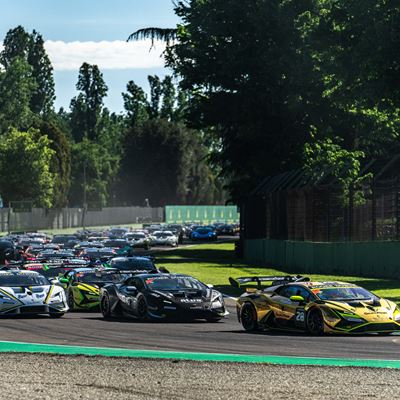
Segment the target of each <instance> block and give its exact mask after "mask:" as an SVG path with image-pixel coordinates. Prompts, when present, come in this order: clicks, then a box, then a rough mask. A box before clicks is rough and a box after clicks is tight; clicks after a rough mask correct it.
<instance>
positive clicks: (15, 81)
mask: <svg viewBox="0 0 400 400" xmlns="http://www.w3.org/2000/svg"><path fill="white" fill-rule="evenodd" d="M36 87H37V83H36V82H35V80H34V79H33V77H32V67H31V66H30V65H29V64H28V63H27V61H26V60H25V59H24V58H22V57H15V58H13V59H12V60H11V61H10V64H8V68H7V69H6V70H5V71H0V133H4V132H6V131H8V130H9V129H10V128H11V127H15V128H17V129H27V128H29V127H30V126H32V120H34V118H35V117H34V114H33V113H32V111H31V109H30V101H31V96H32V93H33V92H34V90H36Z"/></svg>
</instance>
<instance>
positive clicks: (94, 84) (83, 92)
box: [71, 63, 108, 141]
mask: <svg viewBox="0 0 400 400" xmlns="http://www.w3.org/2000/svg"><path fill="white" fill-rule="evenodd" d="M76 88H77V90H79V92H80V93H79V94H78V96H77V97H75V98H74V99H72V101H71V110H72V115H71V128H72V135H73V137H74V138H75V140H78V141H79V140H82V139H83V138H84V137H87V138H88V139H90V140H97V139H98V137H99V129H98V125H99V121H100V118H101V112H102V109H103V100H104V97H105V96H107V90H108V88H107V85H106V84H105V82H104V79H103V74H102V73H101V72H100V70H99V68H98V66H97V65H89V64H87V63H83V64H82V66H81V68H80V69H79V76H78V83H77V84H76Z"/></svg>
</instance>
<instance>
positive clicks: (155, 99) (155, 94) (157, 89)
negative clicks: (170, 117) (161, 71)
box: [148, 75, 163, 118]
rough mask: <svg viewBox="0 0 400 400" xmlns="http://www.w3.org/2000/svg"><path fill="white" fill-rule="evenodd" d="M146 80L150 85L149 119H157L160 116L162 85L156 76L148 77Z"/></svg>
mask: <svg viewBox="0 0 400 400" xmlns="http://www.w3.org/2000/svg"><path fill="white" fill-rule="evenodd" d="M148 80H149V84H150V102H149V108H148V113H149V116H150V118H158V117H159V115H160V103H161V97H162V94H163V87H162V83H161V80H160V78H159V77H158V76H157V75H149V76H148Z"/></svg>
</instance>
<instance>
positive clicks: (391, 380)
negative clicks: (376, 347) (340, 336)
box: [1, 353, 400, 400]
mask: <svg viewBox="0 0 400 400" xmlns="http://www.w3.org/2000/svg"><path fill="white" fill-rule="evenodd" d="M1 359H2V368H1V369H2V380H1V389H2V393H3V396H2V397H4V398H6V397H7V398H13V397H15V398H19V399H23V398H29V399H30V400H34V399H41V400H44V399H68V400H74V399H91V400H93V399H96V398H97V399H107V400H112V399H118V400H123V399H130V400H132V399H134V400H135V399H140V400H142V399H145V400H147V399H174V400H175V399H190V400H197V399H201V400H205V399H206V398H207V399H229V400H231V399H233V400H241V399H246V400H248V399H256V398H259V399H285V400H291V399H293V400H294V399H295V400H298V399H299V398H308V399H324V400H327V399H339V398H340V399H352V400H353V399H354V398H357V399H362V398H365V399H370V398H374V399H388V398H399V397H400V370H395V369H373V368H338V367H312V366H279V365H267V364H242V363H210V362H189V361H175V360H144V359H128V358H106V357H85V356H60V355H44V354H9V353H8V354H7V353H6V354H2V355H1Z"/></svg>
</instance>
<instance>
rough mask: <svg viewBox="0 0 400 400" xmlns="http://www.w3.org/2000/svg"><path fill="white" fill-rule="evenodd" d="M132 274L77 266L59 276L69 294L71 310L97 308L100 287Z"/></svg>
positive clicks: (68, 299) (68, 300)
mask: <svg viewBox="0 0 400 400" xmlns="http://www.w3.org/2000/svg"><path fill="white" fill-rule="evenodd" d="M128 276H130V273H129V272H128V271H118V270H115V269H107V270H105V269H104V268H100V269H99V268H76V269H71V270H70V271H68V272H66V273H65V274H64V275H63V276H62V277H61V278H59V282H60V284H61V285H62V286H63V287H64V289H65V292H66V294H67V302H68V306H69V308H70V309H71V310H96V309H98V307H99V300H100V298H99V294H100V287H101V286H103V285H105V284H109V283H113V282H121V281H122V280H124V279H126V278H127V277H128Z"/></svg>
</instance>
